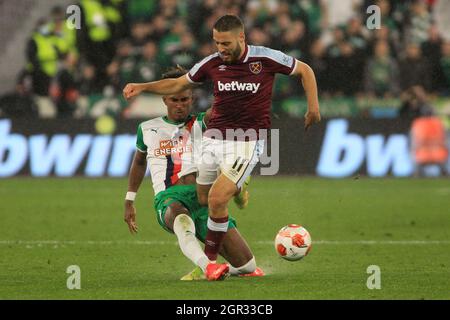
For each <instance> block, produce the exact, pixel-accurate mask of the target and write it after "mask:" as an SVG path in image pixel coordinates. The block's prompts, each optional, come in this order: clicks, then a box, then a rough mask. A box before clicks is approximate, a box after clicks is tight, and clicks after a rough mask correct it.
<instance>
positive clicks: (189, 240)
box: [164, 202, 209, 272]
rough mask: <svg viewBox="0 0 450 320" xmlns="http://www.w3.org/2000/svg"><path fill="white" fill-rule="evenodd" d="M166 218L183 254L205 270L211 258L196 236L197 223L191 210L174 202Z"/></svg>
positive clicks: (168, 209) (167, 224)
mask: <svg viewBox="0 0 450 320" xmlns="http://www.w3.org/2000/svg"><path fill="white" fill-rule="evenodd" d="M164 220H165V223H166V226H167V227H168V228H169V229H170V230H172V231H173V232H174V233H175V235H176V236H177V238H178V244H179V245H180V249H181V251H182V252H183V254H184V255H185V256H186V257H187V258H188V259H189V260H191V261H192V262H193V263H194V264H195V265H197V266H199V267H200V268H201V269H202V270H203V272H205V271H206V267H207V265H208V264H209V260H208V257H207V256H206V255H205V253H204V251H203V249H202V247H201V246H200V243H199V242H198V240H197V238H196V237H195V224H194V221H192V219H191V217H190V216H189V211H188V210H187V209H186V208H185V207H184V206H183V205H182V204H181V203H179V202H173V203H172V204H171V205H170V206H169V207H168V208H167V210H166V213H165V215H164Z"/></svg>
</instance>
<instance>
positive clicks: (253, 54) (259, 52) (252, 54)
mask: <svg viewBox="0 0 450 320" xmlns="http://www.w3.org/2000/svg"><path fill="white" fill-rule="evenodd" d="M248 48H249V49H248V51H249V54H248V58H268V59H271V60H273V61H275V62H276V63H279V64H281V65H284V66H286V67H288V68H291V67H292V65H293V64H294V63H295V61H294V60H295V59H294V58H293V57H291V56H288V55H287V54H285V53H283V52H281V51H279V50H274V49H270V48H267V47H263V46H248Z"/></svg>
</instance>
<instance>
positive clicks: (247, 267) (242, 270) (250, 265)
mask: <svg viewBox="0 0 450 320" xmlns="http://www.w3.org/2000/svg"><path fill="white" fill-rule="evenodd" d="M228 266H229V267H230V271H229V272H230V275H232V276H237V275H240V274H247V273H252V272H253V271H255V269H256V260H255V257H253V258H251V260H250V261H249V262H247V263H246V264H244V265H243V266H242V267H239V268H235V267H233V266H232V265H231V264H228Z"/></svg>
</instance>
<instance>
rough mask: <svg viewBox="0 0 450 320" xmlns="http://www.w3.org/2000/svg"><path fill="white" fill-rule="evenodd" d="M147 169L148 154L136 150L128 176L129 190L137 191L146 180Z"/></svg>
mask: <svg viewBox="0 0 450 320" xmlns="http://www.w3.org/2000/svg"><path fill="white" fill-rule="evenodd" d="M146 170H147V156H146V154H145V153H143V152H140V151H138V150H137V151H136V152H135V154H134V158H133V163H132V164H131V169H130V175H129V177H128V191H129V192H137V191H138V190H139V187H140V186H141V183H142V180H144V177H145V172H146Z"/></svg>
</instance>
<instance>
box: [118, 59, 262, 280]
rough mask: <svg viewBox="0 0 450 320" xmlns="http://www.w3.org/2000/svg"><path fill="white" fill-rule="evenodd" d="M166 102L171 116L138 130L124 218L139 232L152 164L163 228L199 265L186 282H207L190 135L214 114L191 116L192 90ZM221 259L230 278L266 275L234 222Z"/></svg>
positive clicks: (203, 220) (202, 210) (204, 214)
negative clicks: (140, 196) (139, 199)
mask: <svg viewBox="0 0 450 320" xmlns="http://www.w3.org/2000/svg"><path fill="white" fill-rule="evenodd" d="M185 73H186V71H185V70H184V69H182V68H180V67H177V68H174V69H173V70H171V71H169V72H167V73H166V74H164V76H163V78H165V79H167V78H178V77H180V76H182V75H183V74H185ZM163 101H164V103H165V104H166V106H167V116H164V117H159V118H155V119H152V120H149V121H146V122H143V123H141V124H140V125H139V127H138V133H137V142H136V147H137V151H136V153H135V156H134V159H133V163H132V165H131V169H130V174H129V185H128V192H127V196H126V199H125V214H124V218H125V222H126V223H127V224H128V227H129V229H130V232H131V233H136V232H137V224H136V209H135V207H134V205H133V203H134V199H135V196H136V193H137V191H138V189H139V186H140V185H141V183H142V180H143V178H144V176H145V172H146V169H147V163H149V165H150V171H151V179H152V182H153V189H154V192H155V211H156V213H157V220H158V223H159V224H160V225H161V226H162V227H163V228H164V229H165V230H167V231H169V232H173V233H175V235H176V236H177V238H178V243H179V245H180V248H181V251H182V252H183V254H184V255H185V256H186V257H187V258H189V259H190V260H191V261H192V262H193V263H194V264H195V265H196V266H197V268H196V269H194V270H193V271H192V272H191V273H189V274H188V275H186V276H184V277H183V278H182V280H197V279H200V278H203V277H204V271H205V269H206V267H207V266H208V264H209V263H210V261H209V259H208V258H207V256H206V255H205V253H204V251H203V249H202V248H201V246H200V243H199V241H198V240H200V241H202V242H204V241H205V238H206V233H207V231H208V227H207V221H208V208H207V207H202V206H201V205H200V204H199V202H198V199H197V191H196V184H195V183H196V173H197V167H196V165H195V163H194V160H193V155H192V153H193V141H192V139H191V138H190V136H191V131H192V130H193V127H195V126H201V127H203V129H204V128H205V126H206V123H207V120H208V116H209V115H208V112H206V113H200V114H198V115H192V114H190V109H191V106H192V103H193V92H192V90H191V89H187V90H185V91H183V92H181V93H179V94H175V95H168V96H164V97H163ZM245 192H246V190H245ZM241 193H242V192H241ZM237 196H239V195H237ZM244 198H246V197H244ZM220 254H221V255H222V256H223V257H224V258H225V259H226V260H227V261H228V262H229V265H228V267H229V273H230V274H231V275H248V276H262V275H264V273H263V272H262V270H261V269H260V268H257V266H256V262H255V258H254V256H253V254H252V252H251V250H250V248H249V246H248V245H247V243H246V241H245V240H244V238H243V237H242V236H241V235H240V233H239V232H238V230H237V229H236V221H235V220H234V219H230V221H229V225H228V232H227V234H226V237H225V241H224V242H223V246H222V249H221V251H220ZM226 275H227V274H226Z"/></svg>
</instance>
